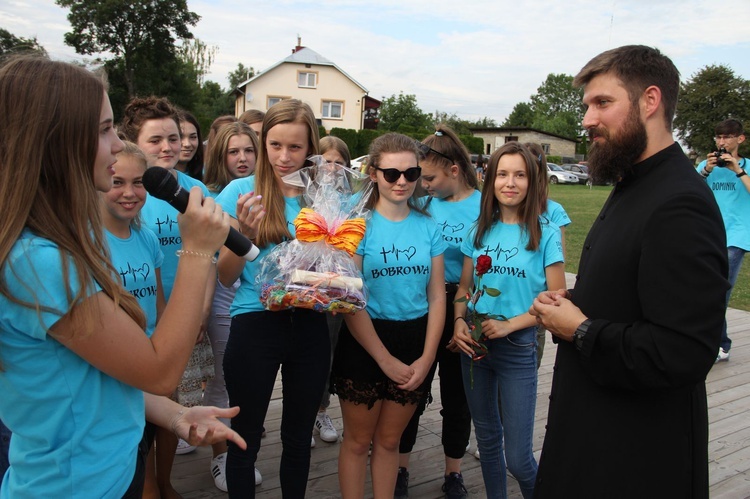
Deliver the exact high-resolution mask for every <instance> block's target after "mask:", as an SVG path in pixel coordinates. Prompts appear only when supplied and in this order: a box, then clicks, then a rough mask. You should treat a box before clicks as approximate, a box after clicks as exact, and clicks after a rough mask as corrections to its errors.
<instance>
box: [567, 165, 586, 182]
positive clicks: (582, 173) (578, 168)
mask: <svg viewBox="0 0 750 499" xmlns="http://www.w3.org/2000/svg"><path fill="white" fill-rule="evenodd" d="M562 169H563V170H565V171H568V172H570V173H572V174H573V175H575V176H576V177H578V183H579V184H585V185H589V183H590V182H589V169H588V167H587V166H586V165H579V164H573V163H566V164H564V165H562Z"/></svg>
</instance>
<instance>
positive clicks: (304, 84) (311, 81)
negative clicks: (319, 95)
mask: <svg viewBox="0 0 750 499" xmlns="http://www.w3.org/2000/svg"><path fill="white" fill-rule="evenodd" d="M297 86H298V87H300V88H315V87H317V86H318V73H303V72H302V71H300V72H299V73H297Z"/></svg>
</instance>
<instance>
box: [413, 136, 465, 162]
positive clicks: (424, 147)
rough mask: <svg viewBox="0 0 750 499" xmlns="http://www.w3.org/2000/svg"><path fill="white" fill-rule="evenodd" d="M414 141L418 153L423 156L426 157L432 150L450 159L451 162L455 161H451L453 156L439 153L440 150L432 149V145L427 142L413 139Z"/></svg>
mask: <svg viewBox="0 0 750 499" xmlns="http://www.w3.org/2000/svg"><path fill="white" fill-rule="evenodd" d="M414 142H416V144H417V148H419V154H421V155H422V157H423V158H426V157H427V156H428V155H429V154H430V153H431V152H432V153H435V154H437V155H438V156H442V157H444V158H445V159H447V160H448V161H450V162H451V164H453V163H455V161H453V158H451V157H450V156H447V155H445V154H443V153H441V152H440V151H436V150H435V149H433V148H432V147H430V146H428V145H427V144H423V143H422V142H420V141H418V140H415V141H414Z"/></svg>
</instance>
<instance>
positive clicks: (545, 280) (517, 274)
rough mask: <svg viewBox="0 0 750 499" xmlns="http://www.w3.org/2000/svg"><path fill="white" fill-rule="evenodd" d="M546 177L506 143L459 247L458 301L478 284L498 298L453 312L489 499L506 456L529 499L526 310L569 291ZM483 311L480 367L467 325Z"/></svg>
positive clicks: (533, 378) (531, 373)
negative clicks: (539, 299) (545, 212)
mask: <svg viewBox="0 0 750 499" xmlns="http://www.w3.org/2000/svg"><path fill="white" fill-rule="evenodd" d="M541 174H542V172H541V171H540V169H539V167H538V165H537V162H536V160H535V159H534V157H533V156H532V155H531V153H530V152H529V150H528V149H527V148H526V147H525V146H524V145H522V144H520V143H518V142H509V143H507V144H505V145H504V146H502V147H501V148H500V149H498V150H496V151H495V152H494V153H493V154H492V156H491V157H490V160H489V162H488V164H487V175H486V177H485V182H484V187H483V188H482V198H481V205H480V207H481V209H480V215H479V219H478V220H477V223H476V225H475V226H472V228H471V229H470V231H469V233H468V235H467V237H466V239H464V242H463V243H462V245H461V251H462V252H463V254H464V255H465V256H464V264H463V269H462V271H461V278H460V281H459V285H458V293H457V296H466V295H467V294H472V295H473V294H474V289H475V288H476V287H477V286H478V285H479V283H478V279H481V286H482V288H484V287H485V286H486V287H488V288H495V289H496V290H499V291H500V294H499V295H496V294H495V293H492V294H489V293H484V294H483V295H481V297H480V298H479V300H478V301H477V303H476V304H475V305H472V304H471V302H469V303H468V305H469V307H467V302H466V301H460V302H456V303H454V305H453V307H454V312H455V317H456V319H455V326H454V334H453V341H454V342H455V343H456V345H457V346H458V347H459V348H460V349H461V350H462V351H463V352H465V353H466V355H462V356H461V367H462V369H463V380H464V390H465V392H466V397H467V400H468V402H469V408H470V410H471V417H472V419H473V420H474V429H475V430H476V437H477V444H478V446H479V451H480V452H481V455H482V459H481V464H482V476H483V477H484V485H485V489H486V493H487V497H488V498H490V499H494V498H499V497H506V496H507V490H506V488H507V487H506V474H505V470H506V461H505V460H506V459H507V469H508V470H509V471H510V472H511V473H512V474H513V476H514V477H515V478H516V480H518V483H519V485H520V486H521V493H522V494H523V496H524V498H526V499H529V498H531V496H532V495H533V492H534V481H535V479H536V471H537V463H536V460H535V459H534V454H533V451H532V437H533V429H534V409H535V406H536V389H537V370H536V320H535V318H534V317H533V316H532V315H531V314H529V312H528V310H529V307H530V306H531V304H532V302H533V301H534V298H535V297H536V296H537V295H538V294H539V293H540V292H541V291H544V290H546V289H561V288H563V287H564V286H565V273H564V270H563V265H564V264H563V253H562V244H561V242H560V229H558V228H557V226H555V225H554V224H551V223H549V221H548V220H547V219H546V218H544V217H542V216H541V214H542V206H544V205H545V204H546V199H545V197H546V196H545V191H543V190H542V189H541V188H540V184H539V176H540V175H541ZM487 256H489V257H490V258H491V259H492V261H491V264H490V267H489V268H485V269H484V270H485V271H486V273H483V275H482V276H481V277H477V275H476V273H477V271H478V270H479V267H477V265H476V264H477V262H478V259H479V258H480V257H482V258H485V259H486V257H487ZM483 264H486V260H485V262H483ZM467 313H468V315H467ZM481 314H486V315H485V316H484V318H483V320H482V322H481V324H480V326H481V333H482V335H483V337H484V338H483V341H484V345H485V346H486V347H487V350H488V352H487V354H486V355H485V356H483V357H481V358H479V359H476V360H474V357H473V356H474V349H473V345H477V344H478V343H477V342H476V341H475V340H474V339H473V338H472V336H471V334H470V330H469V324H474V316H475V315H479V317H480V318H482V315H481ZM501 316H502V317H501ZM494 317H497V318H494ZM498 397H499V398H500V401H501V402H502V404H501V406H502V409H499V408H498ZM500 410H502V418H501V416H500ZM503 443H505V452H503Z"/></svg>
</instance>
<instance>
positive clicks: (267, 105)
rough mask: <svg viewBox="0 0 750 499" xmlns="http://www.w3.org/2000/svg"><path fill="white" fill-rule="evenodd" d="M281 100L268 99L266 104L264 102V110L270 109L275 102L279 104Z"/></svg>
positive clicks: (279, 98) (275, 98)
mask: <svg viewBox="0 0 750 499" xmlns="http://www.w3.org/2000/svg"><path fill="white" fill-rule="evenodd" d="M283 100H284V98H283V97H269V98H268V102H266V108H267V109H271V106H273V105H274V104H276V103H277V102H281V101H283Z"/></svg>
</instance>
